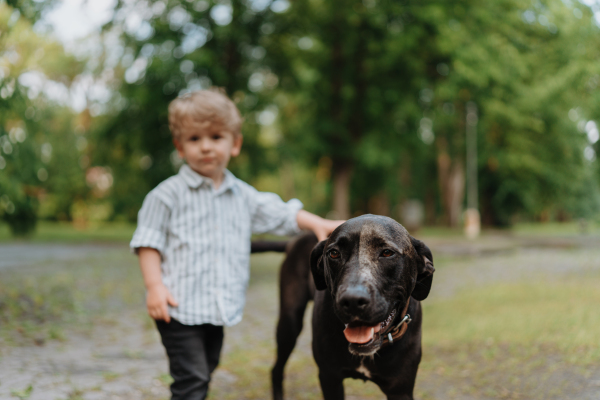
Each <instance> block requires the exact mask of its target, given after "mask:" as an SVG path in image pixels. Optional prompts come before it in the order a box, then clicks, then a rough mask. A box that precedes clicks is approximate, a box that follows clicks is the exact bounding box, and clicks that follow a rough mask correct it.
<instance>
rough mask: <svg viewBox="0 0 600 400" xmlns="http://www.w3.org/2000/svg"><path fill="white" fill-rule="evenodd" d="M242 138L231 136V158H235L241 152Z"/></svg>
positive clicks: (240, 136)
mask: <svg viewBox="0 0 600 400" xmlns="http://www.w3.org/2000/svg"><path fill="white" fill-rule="evenodd" d="M243 142H244V137H243V136H242V135H233V147H232V148H231V157H237V156H239V155H240V152H241V151H242V143H243Z"/></svg>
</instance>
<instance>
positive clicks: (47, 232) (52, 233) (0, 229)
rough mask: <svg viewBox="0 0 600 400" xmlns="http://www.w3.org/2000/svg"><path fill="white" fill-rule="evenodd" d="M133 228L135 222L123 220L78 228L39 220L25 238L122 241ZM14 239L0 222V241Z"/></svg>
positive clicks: (129, 238)
mask: <svg viewBox="0 0 600 400" xmlns="http://www.w3.org/2000/svg"><path fill="white" fill-rule="evenodd" d="M134 230H135V224H130V223H125V222H108V223H100V222H98V223H94V224H89V225H88V226H86V227H85V228H79V229H78V228H76V227H75V226H74V225H73V224H72V223H71V222H51V221H39V222H38V224H37V227H36V230H35V232H34V233H33V234H32V235H31V236H30V237H28V238H26V240H27V241H33V242H63V243H65V242H66V243H82V242H123V241H129V240H131V236H132V235H133V231H134ZM14 240H19V239H18V238H17V239H15V238H14V237H12V236H11V234H10V230H9V228H8V225H6V224H3V223H0V243H1V242H11V241H14ZM20 240H23V239H20Z"/></svg>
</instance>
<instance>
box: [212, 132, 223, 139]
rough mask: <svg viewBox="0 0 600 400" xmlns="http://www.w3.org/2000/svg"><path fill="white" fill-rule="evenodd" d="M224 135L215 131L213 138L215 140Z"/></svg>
mask: <svg viewBox="0 0 600 400" xmlns="http://www.w3.org/2000/svg"><path fill="white" fill-rule="evenodd" d="M222 137H223V135H220V134H218V133H215V134H214V135H212V139H213V140H219V139H221V138H222Z"/></svg>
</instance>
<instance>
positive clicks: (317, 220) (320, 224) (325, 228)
mask: <svg viewBox="0 0 600 400" xmlns="http://www.w3.org/2000/svg"><path fill="white" fill-rule="evenodd" d="M296 222H297V223H298V228H300V229H309V230H311V231H313V232H314V233H315V235H317V239H319V241H322V240H325V239H327V238H328V237H329V235H330V234H331V232H333V230H334V229H335V228H337V227H338V226H339V225H341V224H343V223H344V222H345V221H334V220H330V219H325V218H321V217H319V216H318V215H315V214H312V213H309V212H308V211H305V210H300V211H298V214H297V215H296Z"/></svg>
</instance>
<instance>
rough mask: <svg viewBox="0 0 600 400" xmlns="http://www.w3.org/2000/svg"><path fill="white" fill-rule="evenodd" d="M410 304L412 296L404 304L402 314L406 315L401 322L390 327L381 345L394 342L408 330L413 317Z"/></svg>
mask: <svg viewBox="0 0 600 400" xmlns="http://www.w3.org/2000/svg"><path fill="white" fill-rule="evenodd" d="M409 305H410V297H409V298H408V301H407V302H406V305H405V306H404V310H402V314H401V315H404V317H403V318H402V320H401V321H400V322H398V323H397V324H396V326H394V327H393V328H392V329H390V330H389V331H388V332H387V334H386V335H384V336H383V340H382V343H381V346H382V347H383V346H385V345H386V344H393V343H394V342H395V341H396V340H398V339H400V338H401V337H402V336H404V334H405V333H406V331H407V330H408V324H410V323H411V321H412V318H411V317H410V314H408V313H407V312H408V306H409Z"/></svg>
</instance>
